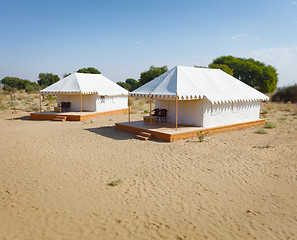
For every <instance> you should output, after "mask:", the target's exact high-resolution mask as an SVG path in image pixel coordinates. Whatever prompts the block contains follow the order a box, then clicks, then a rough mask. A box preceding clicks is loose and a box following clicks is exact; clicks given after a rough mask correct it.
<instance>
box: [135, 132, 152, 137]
mask: <svg viewBox="0 0 297 240" xmlns="http://www.w3.org/2000/svg"><path fill="white" fill-rule="evenodd" d="M138 134H139V135H141V136H144V137H151V135H152V134H150V133H148V132H139V133H138Z"/></svg>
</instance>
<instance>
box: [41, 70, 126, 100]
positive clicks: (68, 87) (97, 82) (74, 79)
mask: <svg viewBox="0 0 297 240" xmlns="http://www.w3.org/2000/svg"><path fill="white" fill-rule="evenodd" d="M40 93H44V94H57V93H62V94H78V93H82V94H95V93H96V94H98V95H103V96H116V95H128V91H127V90H126V89H124V88H122V87H121V86H119V85H118V84H116V83H115V82H113V81H111V80H109V79H108V78H106V77H104V76H103V75H102V74H90V73H77V72H75V73H72V74H71V75H69V76H67V77H65V78H63V79H61V80H60V81H58V82H56V83H54V84H52V85H50V86H48V87H47V88H45V89H43V90H41V91H40Z"/></svg>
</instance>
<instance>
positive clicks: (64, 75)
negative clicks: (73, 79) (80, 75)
mask: <svg viewBox="0 0 297 240" xmlns="http://www.w3.org/2000/svg"><path fill="white" fill-rule="evenodd" d="M69 75H71V73H64V74H63V78H65V77H68V76H69Z"/></svg>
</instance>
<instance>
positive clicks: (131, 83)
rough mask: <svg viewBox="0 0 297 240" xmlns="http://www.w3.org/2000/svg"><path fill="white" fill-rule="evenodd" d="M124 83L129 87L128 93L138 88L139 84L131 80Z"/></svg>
mask: <svg viewBox="0 0 297 240" xmlns="http://www.w3.org/2000/svg"><path fill="white" fill-rule="evenodd" d="M125 83H126V84H129V85H130V89H129V91H134V90H135V89H136V88H138V87H139V86H140V85H139V82H138V81H137V80H135V79H133V78H128V79H126V81H125Z"/></svg>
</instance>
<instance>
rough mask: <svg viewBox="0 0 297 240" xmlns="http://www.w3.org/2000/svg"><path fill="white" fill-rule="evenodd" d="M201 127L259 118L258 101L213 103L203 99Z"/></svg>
mask: <svg viewBox="0 0 297 240" xmlns="http://www.w3.org/2000/svg"><path fill="white" fill-rule="evenodd" d="M204 103H205V104H204V114H203V127H216V126H223V125H230V124H236V123H243V122H250V121H256V120H259V114H260V101H253V102H236V103H224V104H213V105H211V103H210V102H209V101H207V100H204Z"/></svg>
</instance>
